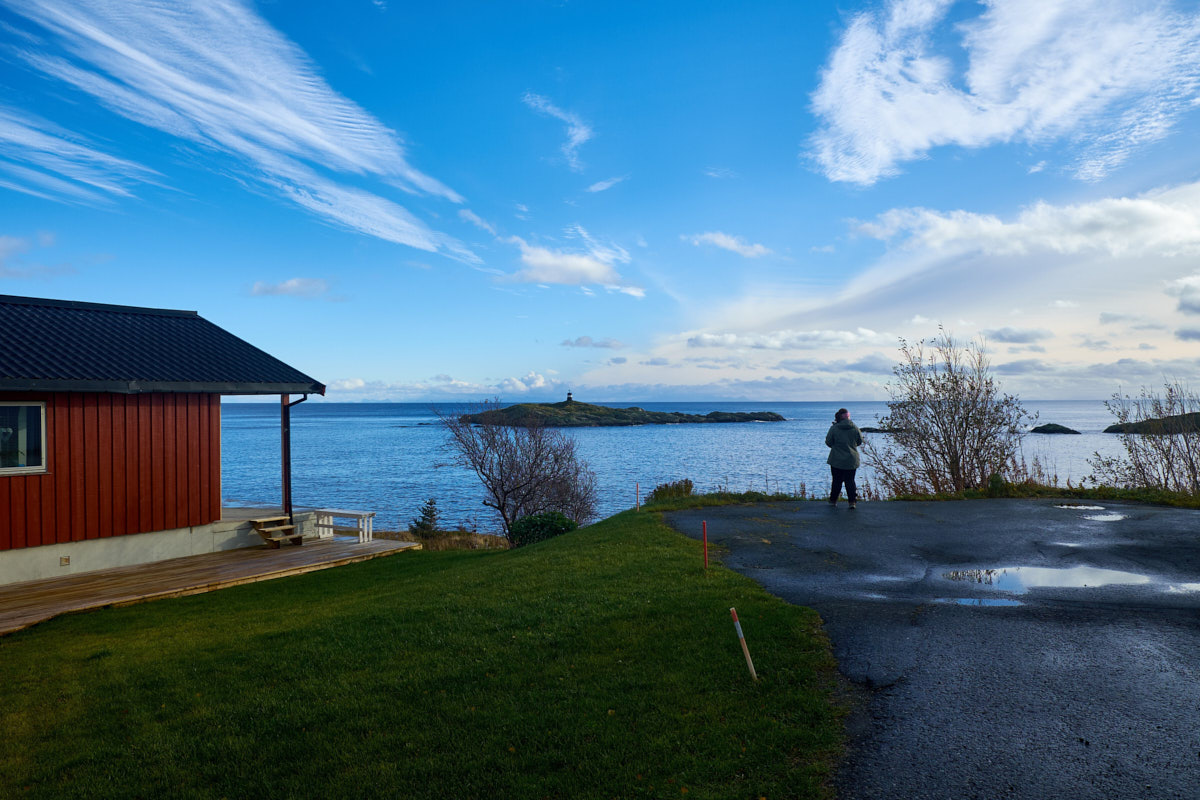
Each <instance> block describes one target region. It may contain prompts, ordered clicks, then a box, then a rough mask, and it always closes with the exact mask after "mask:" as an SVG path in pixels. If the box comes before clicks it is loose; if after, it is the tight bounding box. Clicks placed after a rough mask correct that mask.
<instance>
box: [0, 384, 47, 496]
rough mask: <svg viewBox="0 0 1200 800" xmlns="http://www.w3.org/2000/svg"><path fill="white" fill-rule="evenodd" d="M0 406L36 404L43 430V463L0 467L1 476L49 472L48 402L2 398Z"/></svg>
mask: <svg viewBox="0 0 1200 800" xmlns="http://www.w3.org/2000/svg"><path fill="white" fill-rule="evenodd" d="M0 406H4V407H8V406H36V407H37V409H38V417H39V421H40V427H41V431H42V451H41V452H42V463H41V464H39V465H38V466H36V467H0V477H6V476H9V475H41V474H44V473H46V472H49V471H50V469H49V461H50V458H49V453H48V452H47V451H46V403H45V402H44V401H39V400H0Z"/></svg>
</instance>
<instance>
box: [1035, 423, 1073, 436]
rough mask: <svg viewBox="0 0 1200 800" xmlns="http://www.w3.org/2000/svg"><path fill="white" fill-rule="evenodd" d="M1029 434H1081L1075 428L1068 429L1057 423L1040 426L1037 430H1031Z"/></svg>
mask: <svg viewBox="0 0 1200 800" xmlns="http://www.w3.org/2000/svg"><path fill="white" fill-rule="evenodd" d="M1029 432H1030V433H1074V434H1078V433H1079V431H1077V430H1074V429H1073V428H1068V427H1067V426H1066V425H1059V424H1058V423H1056V422H1048V423H1046V424H1045V425H1038V426H1037V427H1036V428H1031V429H1030V430H1029Z"/></svg>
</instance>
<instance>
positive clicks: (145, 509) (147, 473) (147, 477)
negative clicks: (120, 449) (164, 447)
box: [136, 397, 154, 531]
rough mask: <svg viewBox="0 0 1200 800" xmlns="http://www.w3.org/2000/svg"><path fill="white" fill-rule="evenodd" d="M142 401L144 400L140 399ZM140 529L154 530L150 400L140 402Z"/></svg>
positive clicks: (138, 404) (138, 484) (138, 421)
mask: <svg viewBox="0 0 1200 800" xmlns="http://www.w3.org/2000/svg"><path fill="white" fill-rule="evenodd" d="M138 400H139V401H142V400H143V398H140V397H139V398H138ZM136 406H137V426H138V483H137V487H138V520H139V521H138V529H139V530H143V531H152V530H154V459H153V458H151V455H150V454H151V453H152V452H153V448H152V447H151V444H150V443H151V441H153V439H154V436H153V431H152V430H151V427H152V426H151V419H150V398H149V397H146V398H144V402H138V403H137V404H136Z"/></svg>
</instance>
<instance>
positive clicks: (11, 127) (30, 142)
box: [0, 106, 157, 203]
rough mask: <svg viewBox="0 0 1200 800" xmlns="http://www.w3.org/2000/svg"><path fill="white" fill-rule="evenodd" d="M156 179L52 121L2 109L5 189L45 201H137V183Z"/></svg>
mask: <svg viewBox="0 0 1200 800" xmlns="http://www.w3.org/2000/svg"><path fill="white" fill-rule="evenodd" d="M5 174H7V176H8V177H7V179H6V178H5V177H3V176H4V175H5ZM155 175H157V173H155V172H154V170H151V169H148V168H147V167H143V166H141V165H140V164H135V163H133V162H132V161H126V160H125V159H122V158H117V157H115V156H111V155H109V154H107V153H103V152H101V151H99V150H97V149H95V148H94V147H91V146H89V145H88V144H85V143H83V140H82V139H81V137H79V136H78V135H76V134H73V133H71V132H69V131H65V130H62V129H61V128H59V127H58V126H56V125H54V124H53V123H51V122H48V121H46V120H44V119H41V118H39V117H36V116H32V115H29V114H25V113H23V112H20V111H17V110H16V109H13V108H7V107H5V106H0V186H4V187H5V188H8V189H13V190H15V191H18V192H23V193H25V194H29V195H33V196H34V197H41V198H43V199H53V200H59V201H68V202H85V203H99V202H105V201H108V200H110V199H111V198H113V197H131V196H132V194H133V193H132V191H131V190H130V188H129V187H130V186H131V185H132V184H136V183H143V182H147V181H151V180H152V179H153V177H154V176H155Z"/></svg>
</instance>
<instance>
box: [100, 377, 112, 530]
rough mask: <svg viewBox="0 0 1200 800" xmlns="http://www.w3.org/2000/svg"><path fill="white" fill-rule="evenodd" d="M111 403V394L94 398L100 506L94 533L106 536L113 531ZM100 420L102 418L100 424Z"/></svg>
mask: <svg viewBox="0 0 1200 800" xmlns="http://www.w3.org/2000/svg"><path fill="white" fill-rule="evenodd" d="M112 410H113V404H112V395H111V394H102V395H99V396H98V397H97V398H96V412H97V414H96V416H97V423H96V433H97V439H98V441H97V443H96V469H97V473H96V478H97V480H96V484H97V492H96V494H97V495H98V496H99V499H100V506H99V509H98V510H97V514H96V535H97V536H99V537H100V538H102V539H103V538H107V537H109V536H112V533H113V524H112V517H113V479H112V442H113V413H112ZM100 420H103V421H104V422H103V424H101V422H100Z"/></svg>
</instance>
